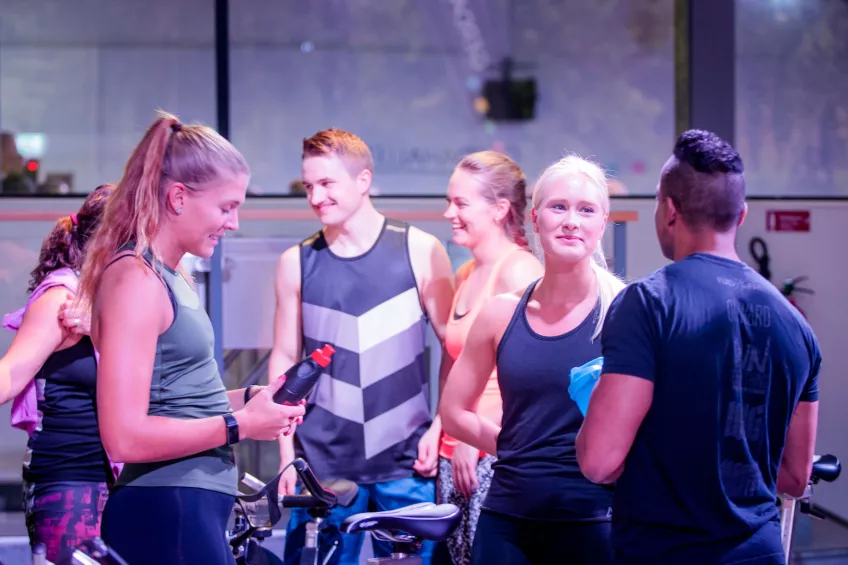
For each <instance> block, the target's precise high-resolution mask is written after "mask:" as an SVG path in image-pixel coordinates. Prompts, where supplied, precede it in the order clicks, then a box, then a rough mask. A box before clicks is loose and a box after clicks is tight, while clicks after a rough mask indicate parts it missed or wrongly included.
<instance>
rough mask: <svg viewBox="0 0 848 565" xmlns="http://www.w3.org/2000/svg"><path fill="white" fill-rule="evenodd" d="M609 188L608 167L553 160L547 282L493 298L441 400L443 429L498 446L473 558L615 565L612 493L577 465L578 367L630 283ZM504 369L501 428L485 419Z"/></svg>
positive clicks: (545, 212) (540, 214) (538, 201)
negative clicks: (612, 256)
mask: <svg viewBox="0 0 848 565" xmlns="http://www.w3.org/2000/svg"><path fill="white" fill-rule="evenodd" d="M608 213H609V196H608V192H607V188H606V181H605V179H604V175H603V173H602V172H601V170H600V169H599V168H598V167H597V166H595V165H594V164H592V163H589V162H587V161H585V160H583V159H580V158H578V157H573V156H570V157H566V158H565V159H563V160H561V161H559V162H557V163H556V164H554V165H552V166H551V167H549V168H548V169H547V170H546V171H545V172H544V173H543V174H542V177H541V178H540V179H539V181H538V182H537V184H536V188H535V191H534V195H533V210H532V219H533V228H534V231H535V232H536V234H537V239H538V245H539V247H540V251H541V252H542V254H543V256H544V263H545V272H544V275H543V276H542V278H541V279H540V280H538V281H534V282H533V283H532V284H530V285H528V286H527V287H526V288H525V289H519V290H517V291H515V292H511V293H507V294H502V295H500V296H495V297H493V298H491V299H489V300H488V301H487V304H486V305H485V306H484V307H483V309H482V310H481V312H480V314H479V315H478V316H477V319H476V320H475V322H474V324H473V325H472V327H471V330H470V331H469V335H468V340H467V342H466V345H465V347H464V348H463V350H462V353H461V354H460V356H459V359H457V361H456V363H455V364H454V366H453V369H452V371H451V373H450V375H449V377H448V381H447V384H446V385H445V391H444V397H443V399H442V401H441V403H440V414H441V416H442V421H443V423H444V428H445V431H446V432H447V433H449V434H451V435H453V436H454V437H456V438H457V439H459V440H460V441H464V442H467V443H469V444H470V445H473V446H474V447H477V448H479V449H481V450H483V451H486V452H487V453H496V454H497V462H496V463H495V464H494V465H493V468H494V476H493V478H492V485H491V487H490V489H489V492H488V495H487V496H486V500H485V501H484V502H483V510H482V512H481V514H480V519H479V521H478V523H477V532H476V535H475V538H474V544H473V548H472V552H471V563H472V564H473V565H488V564H490V563H509V564H510V565H530V564H540V565H542V564H544V565H547V564H550V563H569V564H574V565H606V564H608V563H610V562H611V560H612V550H611V547H610V544H609V535H610V508H611V505H612V496H611V493H610V492H609V490H607V489H605V488H603V487H601V486H598V485H595V484H593V483H591V481H589V480H588V479H586V477H584V476H583V475H582V473H581V472H580V468H579V465H578V463H577V458H576V454H575V437H576V436H577V432H578V431H579V429H580V426H581V424H582V421H583V417H582V414H581V412H580V410H579V408H578V407H577V405H576V404H575V403H574V401H573V400H572V399H571V398H570V396H569V394H568V385H569V373H570V369H571V368H572V367H579V366H581V365H583V364H584V363H586V362H588V361H590V360H592V359H594V358H596V357H598V356H599V355H600V340H599V337H598V336H599V332H600V329H601V324H602V321H603V314H604V312H605V311H606V308H608V306H609V303H610V302H611V300H612V298H613V297H614V296H615V294H616V293H617V292H618V291H619V290H620V289H621V288H622V287H623V284H622V283H621V282H620V281H618V280H617V279H616V278H615V277H614V276H613V275H612V274H611V273H609V272H608V271H607V270H606V268H605V262H604V261H603V256H602V255H601V253H600V246H601V238H602V236H603V232H604V229H605V227H606V220H607V215H608ZM494 368H497V372H498V384H499V386H500V390H501V397H502V399H503V419H502V424H501V425H500V426H498V425H496V424H494V423H493V422H491V421H488V420H486V419H484V418H481V417H479V416H478V414H477V413H476V411H475V402H476V398H477V397H478V396H479V394H480V392H481V391H482V389H483V387H484V386H485V383H486V380H487V379H488V377H489V374H490V373H491V371H492V369H494Z"/></svg>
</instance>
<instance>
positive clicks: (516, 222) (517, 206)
mask: <svg viewBox="0 0 848 565" xmlns="http://www.w3.org/2000/svg"><path fill="white" fill-rule="evenodd" d="M457 168H458V169H462V170H464V171H467V172H469V173H471V174H472V175H474V176H475V178H476V179H477V180H478V181H479V182H480V184H481V185H483V189H482V190H481V195H482V196H483V198H485V199H486V200H488V201H489V202H490V203H492V204H494V203H496V202H497V201H498V200H499V199H501V198H503V199H505V200H506V201H508V202H509V212H507V215H506V218H505V219H504V226H503V227H504V232H505V233H506V235H507V237H509V239H510V240H512V242H513V243H515V244H516V245H518V246H520V247H523V248H524V249H526V250H527V251H530V243H529V242H528V241H527V231H526V230H527V228H526V217H527V214H526V211H527V179H526V177H525V176H524V172H523V171H522V170H521V167H519V166H518V164H517V163H516V162H515V161H513V160H512V159H510V158H509V157H507V156H506V155H503V154H501V153H498V152H496V151H478V152H477V153H472V154H470V155H466V156H465V157H463V159H462V161H460V162H459V164H458V165H457Z"/></svg>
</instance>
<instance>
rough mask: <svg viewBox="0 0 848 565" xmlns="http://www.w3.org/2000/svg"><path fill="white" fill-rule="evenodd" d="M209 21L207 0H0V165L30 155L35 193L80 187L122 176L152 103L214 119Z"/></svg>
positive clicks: (9, 166)
mask: <svg viewBox="0 0 848 565" xmlns="http://www.w3.org/2000/svg"><path fill="white" fill-rule="evenodd" d="M213 20H214V12H213V3H212V2H208V1H206V0H181V1H180V2H166V1H165V0H155V1H151V2H99V1H95V0H75V1H74V2H64V1H61V0H41V1H39V2H28V1H26V0H0V129H2V130H3V131H4V132H9V134H11V136H12V137H11V138H12V139H15V140H16V144H15V145H16V147H15V148H14V149H13V148H12V147H11V146H10V145H8V144H4V151H3V156H2V159H3V171H4V173H7V174H11V176H12V177H13V178H14V176H15V173H20V168H21V157H23V159H28V158H34V159H37V160H38V165H39V166H38V171H37V179H36V184H37V185H38V190H39V191H40V192H55V191H59V190H62V188H61V187H62V185H66V186H70V188H71V190H72V191H74V192H88V191H90V190H91V189H92V188H94V187H95V186H97V185H98V184H101V183H103V182H108V181H117V180H118V179H119V178H120V175H121V173H122V171H123V167H124V164H125V162H126V160H127V157H128V156H129V152H130V151H131V150H132V148H133V147H134V146H135V144H136V143H137V142H138V140H139V138H140V136H141V134H142V133H143V131H144V128H145V127H146V126H147V125H148V124H150V123H151V122H152V121H153V119H154V118H155V111H156V110H157V109H160V108H161V109H163V110H166V111H169V112H172V113H175V114H177V115H178V116H179V117H180V118H181V119H182V120H183V121H186V122H191V121H201V122H204V123H207V124H210V125H212V126H214V125H215V67H214V64H215V58H214V50H213V31H214V27H213ZM4 137H6V139H10V137H9V136H4ZM4 141H5V140H4ZM15 150H16V151H15ZM33 167H34V165H33ZM15 188H18V189H20V188H23V189H24V190H32V189H33V183H31V182H28V181H25V182H24V183H12V182H7V183H4V191H5V190H6V189H15Z"/></svg>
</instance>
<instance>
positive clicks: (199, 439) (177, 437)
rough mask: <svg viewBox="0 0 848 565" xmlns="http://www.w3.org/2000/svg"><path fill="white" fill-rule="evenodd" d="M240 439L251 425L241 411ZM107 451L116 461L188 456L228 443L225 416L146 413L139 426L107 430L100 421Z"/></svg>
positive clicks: (149, 461)
mask: <svg viewBox="0 0 848 565" xmlns="http://www.w3.org/2000/svg"><path fill="white" fill-rule="evenodd" d="M234 415H235V417H236V420H237V421H238V423H239V439H244V438H246V437H249V433H250V427H251V424H250V422H249V421H248V418H247V417H246V415H245V413H244V412H236V413H235V414H234ZM101 426H102V429H101V435H102V436H103V443H104V446H105V448H106V451H107V452H108V453H109V456H110V457H111V458H112V460H114V461H116V462H119V463H152V462H156V461H167V460H170V459H178V458H180V457H188V456H190V455H195V454H197V453H202V452H204V451H207V450H210V449H214V448H216V447H220V446H222V445H225V444H226V443H227V429H226V424H225V422H224V418H223V417H221V416H212V417H209V418H199V419H196V420H184V419H179V418H167V417H163V416H146V417H145V418H144V420H143V421H142V422H140V423H139V425H135V426H127V427H126V428H125V429H122V430H114V431H112V432H111V433H110V430H109V428H108V427H106V426H107V424H105V422H104V423H101Z"/></svg>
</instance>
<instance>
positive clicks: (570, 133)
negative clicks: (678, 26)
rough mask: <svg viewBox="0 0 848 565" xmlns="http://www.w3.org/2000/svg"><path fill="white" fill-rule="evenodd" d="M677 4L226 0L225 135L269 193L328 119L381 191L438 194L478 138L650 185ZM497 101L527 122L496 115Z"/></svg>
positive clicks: (623, 184) (665, 138)
mask: <svg viewBox="0 0 848 565" xmlns="http://www.w3.org/2000/svg"><path fill="white" fill-rule="evenodd" d="M673 4H674V2H673V0H599V1H596V2H591V3H587V2H584V1H583V0H522V1H520V2H519V1H517V0H449V1H438V2H417V1H413V0H395V1H392V2H385V0H348V1H346V2H333V3H331V4H329V5H328V4H326V3H307V4H304V3H303V2H301V1H298V0H273V1H272V0H256V1H253V2H250V3H249V4H241V3H231V15H230V33H231V77H232V126H231V128H232V130H231V131H232V137H233V141H234V142H235V143H236V145H237V146H238V147H240V148H241V149H242V150H243V151H244V153H245V155H246V156H247V158H248V160H249V161H250V163H251V166H252V168H253V181H254V187H253V188H254V190H255V191H257V192H261V193H265V194H281V193H282V194H285V193H288V192H289V187H290V185H291V183H292V181H293V180H295V179H298V178H299V177H300V143H301V140H302V138H304V137H306V136H309V135H312V134H313V133H315V132H316V131H318V130H320V129H323V128H327V127H339V128H343V129H349V130H351V131H353V132H356V133H357V134H359V135H360V136H361V137H362V138H363V139H364V140H365V141H366V143H368V144H369V145H370V147H371V149H372V151H373V153H374V157H375V167H376V172H375V181H374V186H375V189H376V191H377V192H378V193H381V194H442V193H443V191H444V189H445V185H446V183H447V178H448V176H449V175H450V172H451V170H452V169H453V167H454V165H455V164H456V163H457V162H458V161H459V159H460V158H461V157H462V156H463V155H464V154H466V153H468V152H471V151H476V150H480V149H488V148H493V149H497V150H500V151H504V152H506V153H508V154H509V155H510V156H512V157H513V158H515V159H516V160H517V161H518V162H519V163H520V164H521V165H522V166H523V167H524V168H525V170H526V172H527V174H528V176H530V177H535V176H537V175H538V174H539V173H540V172H541V170H542V169H543V168H544V167H546V166H547V165H548V164H549V163H550V162H552V161H553V160H556V159H557V158H559V157H560V156H562V155H563V154H564V152H566V151H574V152H578V153H580V154H582V155H585V156H590V157H593V158H594V159H596V160H598V161H600V162H601V163H603V164H604V165H606V166H607V167H608V168H610V169H611V172H612V173H613V174H614V175H615V176H616V177H617V179H618V181H619V184H618V185H617V186H618V189H619V190H620V191H625V190H626V191H629V192H630V193H635V194H652V193H653V191H654V186H655V180H654V177H655V173H656V171H657V170H659V167H660V166H661V165H662V163H663V162H664V161H665V159H666V156H667V154H668V151H669V148H670V143H671V141H672V139H673V136H674V104H673V101H674V100H673V96H674V84H673V81H674V77H673ZM508 60H511V61H512V74H511V77H512V78H513V79H514V80H513V81H512V83H507V84H511V85H512V86H511V88H512V93H513V95H512V96H511V97H509V98H507V97H506V96H504V95H503V94H502V93H503V92H504V90H505V89H502V88H501V87H502V86H503V85H504V82H502V79H503V74H502V72H503V67H504V62H505V61H508ZM534 89H535V104H533V103H531V102H527V100H532V98H533V95H532V92H533V90H534ZM522 93H523V94H522ZM527 93H530V94H529V95H528V94H527ZM505 99H508V100H510V101H511V102H512V107H513V108H514V109H515V110H516V112H515V113H516V114H520V113H522V111H523V114H524V115H528V114H532V119H526V120H506V119H505V118H507V117H508V115H509V112H507V111H506V110H504V109H503V102H504V100H505Z"/></svg>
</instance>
